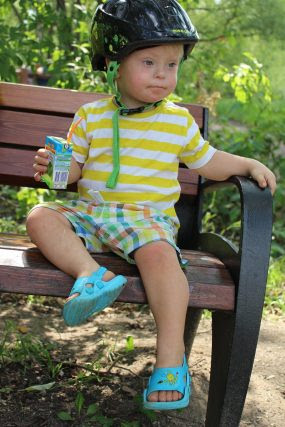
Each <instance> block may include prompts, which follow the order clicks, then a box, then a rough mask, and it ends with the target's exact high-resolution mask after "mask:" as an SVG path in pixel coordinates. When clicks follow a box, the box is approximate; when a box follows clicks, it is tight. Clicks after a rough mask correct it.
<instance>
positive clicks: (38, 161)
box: [33, 148, 83, 184]
mask: <svg viewBox="0 0 285 427" xmlns="http://www.w3.org/2000/svg"><path fill="white" fill-rule="evenodd" d="M48 163H49V161H48V152H47V150H45V149H44V148H40V149H39V150H38V151H37V153H36V155H35V159H34V164H33V169H34V171H35V175H34V178H35V181H40V180H41V176H42V175H43V174H44V173H45V172H46V171H47V167H48ZM82 167H83V165H82V164H80V163H77V161H76V160H75V159H74V158H73V157H72V158H71V164H70V171H69V176H68V184H72V183H73V182H77V181H78V180H79V178H80V177H81V169H82Z"/></svg>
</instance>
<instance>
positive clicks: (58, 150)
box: [41, 136, 72, 190]
mask: <svg viewBox="0 0 285 427" xmlns="http://www.w3.org/2000/svg"><path fill="white" fill-rule="evenodd" d="M45 149H46V150H47V151H48V153H49V164H48V169H47V171H46V173H45V174H43V175H42V177H41V180H42V181H44V182H45V183H46V184H47V186H48V187H49V188H53V189H56V190H59V189H65V188H66V187H67V181H68V175H69V169H70V162H71V157H72V144H71V143H70V142H69V143H68V142H67V140H66V139H64V138H60V137H57V136H47V137H46V143H45Z"/></svg>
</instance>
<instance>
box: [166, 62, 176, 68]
mask: <svg viewBox="0 0 285 427" xmlns="http://www.w3.org/2000/svg"><path fill="white" fill-rule="evenodd" d="M168 66H169V68H175V67H176V66H177V64H176V62H170V64H168Z"/></svg>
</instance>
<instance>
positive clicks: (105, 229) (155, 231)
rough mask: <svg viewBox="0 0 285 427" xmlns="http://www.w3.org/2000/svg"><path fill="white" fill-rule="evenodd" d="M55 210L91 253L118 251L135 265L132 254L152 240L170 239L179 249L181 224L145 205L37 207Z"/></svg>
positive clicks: (53, 204)
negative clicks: (68, 222)
mask: <svg viewBox="0 0 285 427" xmlns="http://www.w3.org/2000/svg"><path fill="white" fill-rule="evenodd" d="M37 207H46V208H48V209H53V210H55V211H57V212H59V213H61V214H62V215H64V216H65V217H66V218H67V219H68V220H69V221H70V223H71V224H72V226H73V228H74V230H75V232H76V234H77V235H78V236H79V237H81V238H82V239H83V241H84V242H85V246H86V248H87V250H88V251H90V252H97V253H98V252H110V251H112V252H114V253H116V254H117V255H119V256H121V257H122V258H124V259H126V260H127V261H128V262H129V263H131V264H135V261H134V259H133V257H132V253H133V252H134V251H135V250H136V249H138V248H140V247H142V246H144V245H146V244H148V243H151V242H155V241H159V240H162V241H166V242H168V243H169V244H170V245H171V246H173V247H174V249H175V250H176V251H177V254H178V256H179V259H180V251H179V249H178V247H177V246H176V235H177V225H176V224H175V223H174V221H173V220H172V219H171V218H170V217H169V216H167V215H165V214H163V213H162V212H161V211H159V210H157V209H153V208H149V207H147V206H143V205H134V204H120V203H113V202H112V203H94V202H92V203H90V202H85V201H82V200H74V201H71V202H69V203H64V204H63V203H60V202H47V203H41V204H39V205H37V206H35V207H34V208H33V209H36V208H37Z"/></svg>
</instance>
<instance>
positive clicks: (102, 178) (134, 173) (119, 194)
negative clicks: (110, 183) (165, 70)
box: [72, 98, 215, 222]
mask: <svg viewBox="0 0 285 427" xmlns="http://www.w3.org/2000/svg"><path fill="white" fill-rule="evenodd" d="M116 108H117V107H116V105H115V104H114V102H113V100H112V98H103V99H100V100H98V101H95V102H92V103H89V104H85V105H83V106H82V107H81V108H80V109H79V111H78V112H77V113H76V115H75V119H74V121H77V120H78V118H79V117H82V120H81V121H80V123H79V125H78V126H77V127H76V129H75V131H74V133H73V136H72V142H73V157H74V158H75V160H76V161H77V162H79V163H84V166H83V169H82V177H81V179H80V180H79V182H78V191H79V195H80V198H82V199H87V200H91V199H92V196H91V195H90V194H89V192H88V191H89V190H95V191H96V190H97V191H100V194H101V196H102V197H103V199H104V200H105V201H107V202H117V203H134V204H141V205H146V206H150V207H153V208H156V209H159V210H161V211H163V212H164V213H166V214H167V215H169V216H171V217H173V219H174V220H175V221H176V222H177V218H176V214H175V210H174V204H175V203H176V202H177V200H178V199H179V195H180V185H179V182H178V178H177V175H178V168H179V162H181V163H185V164H186V165H187V166H188V167H189V168H191V169H195V168H199V167H201V166H203V165H205V164H206V163H207V162H208V161H209V160H210V159H211V158H212V156H213V154H214V153H215V149H214V148H213V147H211V146H210V145H209V143H208V142H207V141H204V139H203V138H202V136H201V134H200V131H199V127H198V125H197V124H196V122H195V121H194V119H193V117H192V116H191V115H190V114H189V112H188V110H187V109H186V108H182V107H179V106H177V105H175V104H173V103H172V102H170V101H167V100H164V101H162V103H161V104H160V105H159V106H157V107H156V108H154V109H152V110H149V111H145V112H142V113H137V114H132V115H128V116H120V117H119V129H120V174H119V178H118V183H117V186H116V188H114V189H109V188H107V187H106V182H107V180H108V177H109V176H110V174H111V173H112V170H113V161H112V141H113V139H112V137H113V130H112V116H113V114H114V111H115V110H116Z"/></svg>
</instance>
